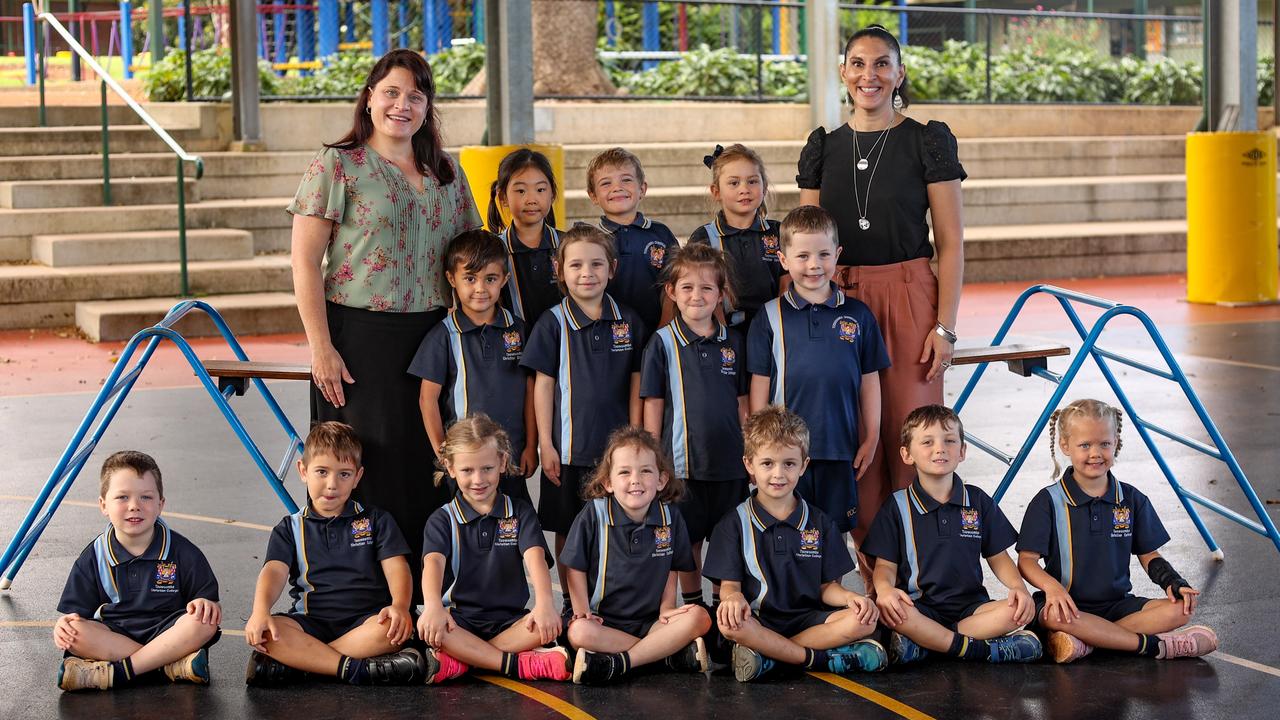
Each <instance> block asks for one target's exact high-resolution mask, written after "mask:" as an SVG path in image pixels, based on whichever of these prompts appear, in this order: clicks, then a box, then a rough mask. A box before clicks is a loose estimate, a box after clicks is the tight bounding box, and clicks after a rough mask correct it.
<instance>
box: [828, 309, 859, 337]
mask: <svg viewBox="0 0 1280 720" xmlns="http://www.w3.org/2000/svg"><path fill="white" fill-rule="evenodd" d="M831 327H833V328H835V329H836V336H837V337H839V338H840V339H841V340H843V341H845V342H847V343H852V342H853V341H854V340H857V339H858V321H857V320H854V319H853V318H851V317H849V316H847V315H841V316H840V317H838V318H836V321H835V322H834V323H832V324H831Z"/></svg>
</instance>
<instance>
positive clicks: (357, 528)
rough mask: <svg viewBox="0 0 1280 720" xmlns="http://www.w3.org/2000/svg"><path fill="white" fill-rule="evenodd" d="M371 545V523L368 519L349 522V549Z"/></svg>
mask: <svg viewBox="0 0 1280 720" xmlns="http://www.w3.org/2000/svg"><path fill="white" fill-rule="evenodd" d="M372 543H373V523H371V522H370V521H369V518H367V517H363V518H356V519H355V520H352V521H351V547H357V546H359V545H369V544H372Z"/></svg>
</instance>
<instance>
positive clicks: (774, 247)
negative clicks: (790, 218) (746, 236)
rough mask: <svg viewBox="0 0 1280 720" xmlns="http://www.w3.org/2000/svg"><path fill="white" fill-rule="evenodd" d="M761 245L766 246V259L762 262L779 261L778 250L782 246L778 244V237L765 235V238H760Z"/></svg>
mask: <svg viewBox="0 0 1280 720" xmlns="http://www.w3.org/2000/svg"><path fill="white" fill-rule="evenodd" d="M760 244H761V245H763V246H764V257H763V258H761V259H762V260H777V259H778V250H779V249H780V245H779V244H778V236H777V235H765V236H764V237H763V238H760Z"/></svg>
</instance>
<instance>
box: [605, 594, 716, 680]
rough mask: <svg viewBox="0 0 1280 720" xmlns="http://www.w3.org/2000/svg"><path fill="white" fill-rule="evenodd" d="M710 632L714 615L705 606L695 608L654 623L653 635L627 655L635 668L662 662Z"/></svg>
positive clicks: (650, 630)
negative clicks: (703, 607) (667, 619)
mask: <svg viewBox="0 0 1280 720" xmlns="http://www.w3.org/2000/svg"><path fill="white" fill-rule="evenodd" d="M710 629H711V616H710V615H708V614H707V611H706V610H703V609H702V607H701V606H699V605H694V606H692V607H690V608H689V609H688V610H686V611H684V612H682V613H680V614H679V615H674V616H672V617H671V619H670V620H669V621H667V622H665V623H664V622H662V621H658V622H656V623H654V624H653V627H651V628H649V632H648V633H647V634H645V636H644V637H643V638H640V641H639V642H637V643H635V645H634V646H633V647H632V648H631V649H630V650H628V651H627V655H628V656H629V657H630V658H631V665H632V666H633V667H634V666H637V665H648V664H649V663H652V662H658V661H659V660H662V659H664V658H666V657H669V656H670V655H672V654H674V653H675V652H677V651H679V650H681V649H683V648H685V647H688V645H689V643H691V642H693V640H694V638H699V637H702V636H703V635H705V634H706V632H707V630H710ZM614 652H619V651H614Z"/></svg>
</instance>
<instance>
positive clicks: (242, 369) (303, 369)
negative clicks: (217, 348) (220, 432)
mask: <svg viewBox="0 0 1280 720" xmlns="http://www.w3.org/2000/svg"><path fill="white" fill-rule="evenodd" d="M204 371H205V372H207V373H209V376H210V377H216V378H218V392H224V391H226V389H227V388H228V387H232V388H235V390H236V395H244V391H245V389H246V388H248V386H249V381H250V380H251V379H253V378H262V379H264V380H307V381H310V380H311V366H310V365H297V364H293V363H272V362H252V361H246V360H205V361H204Z"/></svg>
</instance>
